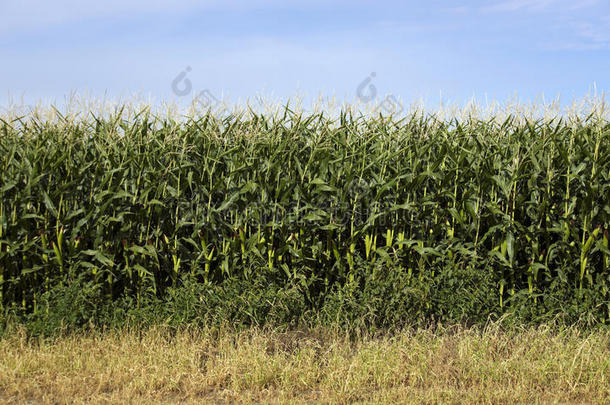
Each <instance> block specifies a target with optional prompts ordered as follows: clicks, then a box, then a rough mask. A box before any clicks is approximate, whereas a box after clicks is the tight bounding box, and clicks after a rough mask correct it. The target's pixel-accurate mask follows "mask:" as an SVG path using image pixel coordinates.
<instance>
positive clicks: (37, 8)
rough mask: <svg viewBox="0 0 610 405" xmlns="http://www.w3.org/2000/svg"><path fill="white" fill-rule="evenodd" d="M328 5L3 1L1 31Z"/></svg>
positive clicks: (236, 0)
mask: <svg viewBox="0 0 610 405" xmlns="http://www.w3.org/2000/svg"><path fill="white" fill-rule="evenodd" d="M358 1H363V0H358ZM327 3H328V2H325V1H324V0H310V1H306V0H299V1H292V2H287V1H282V0H224V1H223V0H200V1H197V0H173V1H163V0H104V1H99V0H98V1H91V0H56V1H48V0H0V15H1V16H2V20H1V21H0V32H11V31H17V32H18V31H22V30H28V29H32V28H44V27H45V26H48V25H56V24H65V23H71V22H75V21H82V20H87V19H91V18H113V17H124V16H128V15H130V14H149V13H168V14H175V13H188V12H197V11H201V10H214V9H216V10H240V11H247V10H253V9H260V8H269V7H273V8H275V9H286V8H294V9H299V8H303V7H307V8H309V9H311V8H312V7H323V6H325V5H327ZM341 3H346V4H349V3H347V0H341ZM352 3H353V2H352Z"/></svg>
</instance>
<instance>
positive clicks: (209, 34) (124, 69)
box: [0, 0, 610, 105]
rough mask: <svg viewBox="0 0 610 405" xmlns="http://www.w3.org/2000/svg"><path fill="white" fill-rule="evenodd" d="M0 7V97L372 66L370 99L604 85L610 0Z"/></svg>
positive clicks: (346, 90) (301, 85)
mask: <svg viewBox="0 0 610 405" xmlns="http://www.w3.org/2000/svg"><path fill="white" fill-rule="evenodd" d="M0 15H1V16H2V18H1V20H0V55H1V59H0V92H1V93H0V105H5V104H7V103H8V101H9V98H10V99H12V100H13V101H14V102H20V100H22V99H23V101H24V102H25V103H33V102H36V101H40V100H42V101H51V102H52V101H55V102H62V101H63V100H64V99H65V97H66V96H67V95H69V94H70V93H71V92H73V91H76V92H79V93H83V92H86V93H87V94H89V95H90V96H95V97H100V96H102V95H104V94H107V96H109V97H119V96H125V95H131V94H139V95H141V96H152V97H153V98H154V99H155V100H185V99H187V98H189V97H192V94H193V93H194V94H197V92H199V91H201V90H204V89H205V90H208V91H209V92H210V93H209V94H212V95H214V96H215V97H218V98H220V97H225V98H227V99H229V100H231V101H237V100H238V99H242V100H243V99H246V98H248V97H254V96H256V95H257V94H264V95H266V96H269V97H275V98H283V99H285V98H287V97H291V96H294V95H295V94H302V95H305V97H306V99H307V98H308V97H316V96H318V95H324V96H335V97H337V98H338V99H339V100H345V101H350V100H354V99H355V98H356V97H357V89H358V86H359V85H360V84H361V83H362V82H363V81H364V80H365V79H367V78H368V77H370V78H371V80H370V82H367V83H368V84H372V85H374V89H375V90H377V94H378V96H377V97H382V96H383V95H384V94H392V95H395V96H396V97H398V98H400V99H402V100H404V101H406V102H411V101H415V100H424V101H425V102H426V103H427V104H435V103H438V102H439V100H440V97H441V94H442V98H443V101H444V102H454V103H458V104H459V103H464V102H466V101H467V100H469V99H471V98H472V97H473V96H474V97H475V98H477V99H479V100H485V98H488V99H495V100H499V101H504V100H507V99H509V98H513V97H515V96H516V97H518V98H519V99H520V100H522V101H534V100H537V99H539V98H540V97H541V96H542V95H544V96H545V97H546V99H547V100H548V99H552V98H555V97H556V96H558V95H559V94H561V96H562V101H563V102H569V101H571V100H572V99H573V98H580V97H583V96H585V95H587V94H589V93H590V92H591V90H592V88H593V85H594V84H596V86H597V91H598V93H602V92H607V91H608V89H610V1H608V0H580V1H567V0H529V1H527V0H491V1H478V0H477V1H473V0H471V1H448V0H432V1H426V2H423V1H420V2H415V1H403V2H398V1H359V0H351V1H342V0H340V1H322V0H310V1H280V0H266V1H264V0H249V1H246V0H239V1H222V0H216V1H214V0H210V1H207V0H204V1H191V0H176V1H166V2H164V1H155V0H151V1H143V0H136V1H128V0H122V1H121V0H107V1H104V2H100V1H95V2H89V1H78V0H63V1H61V0H60V1H42V0H2V1H0ZM187 67H189V68H190V71H188V72H187V71H186V69H187ZM181 72H186V75H185V77H186V78H187V79H188V80H190V83H191V88H192V92H191V93H189V94H188V95H186V96H178V95H176V94H175V92H173V91H172V81H173V79H174V78H176V77H177V76H178V75H179V74H180V73H181ZM372 72H374V73H375V75H374V77H371V76H370V75H371V73H372ZM181 88H184V83H182V87H181ZM364 88H365V90H366V89H368V87H366V86H365V87H364ZM367 91H368V90H367Z"/></svg>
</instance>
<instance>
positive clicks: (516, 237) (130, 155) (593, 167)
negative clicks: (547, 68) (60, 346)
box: [0, 109, 610, 324]
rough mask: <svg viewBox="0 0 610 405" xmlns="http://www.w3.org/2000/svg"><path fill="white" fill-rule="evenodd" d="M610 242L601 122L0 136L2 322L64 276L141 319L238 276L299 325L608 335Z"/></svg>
mask: <svg viewBox="0 0 610 405" xmlns="http://www.w3.org/2000/svg"><path fill="white" fill-rule="evenodd" d="M609 229H610V125H609V124H608V122H606V121H604V120H595V119H593V118H592V117H589V118H588V119H586V120H581V121H574V120H573V121H570V122H565V121H562V120H559V119H556V120H538V121H525V122H522V121H521V120H517V119H515V117H511V118H509V119H507V120H505V121H502V122H498V121H497V120H492V119H490V120H487V121H480V120H476V119H471V120H466V121H464V120H457V119H454V120H448V121H439V120H437V119H435V118H434V117H433V116H428V117H425V116H421V115H413V116H410V117H408V118H405V119H403V120H393V119H388V118H382V117H380V118H365V117H362V116H359V117H355V116H354V115H352V114H351V113H342V114H341V115H340V117H339V118H338V119H329V118H327V117H326V116H324V115H323V114H314V115H299V114H295V113H292V112H290V111H289V110H288V109H286V112H285V114H284V116H283V117H270V116H266V115H257V114H253V113H252V114H250V115H243V116H230V117H228V118H225V119H222V120H221V119H219V118H215V117H213V116H210V115H207V116H203V117H200V118H198V119H191V120H185V121H181V122H176V121H172V120H169V119H164V118H156V117H153V116H151V115H150V114H147V113H146V112H144V113H142V114H140V115H139V116H136V117H133V118H130V119H128V120H125V119H122V118H121V117H120V116H118V115H117V116H115V117H110V118H106V119H91V120H88V119H83V120H80V121H70V122H68V121H67V120H66V121H60V122H51V121H44V120H39V119H33V118H27V119H26V118H23V119H20V120H18V121H13V122H5V121H3V122H2V123H1V125H0V294H1V296H0V304H1V305H2V309H3V310H7V309H10V308H13V309H14V308H18V309H20V310H22V311H25V312H30V313H36V312H37V311H40V308H39V305H38V303H39V301H40V297H41V296H43V295H44V294H45V293H46V292H48V291H49V290H52V289H53V288H55V287H56V286H58V285H63V284H69V283H70V282H71V281H72V280H76V279H78V280H80V281H81V282H86V283H87V285H90V286H93V287H95V289H96V291H99V294H98V295H99V298H100V299H101V300H109V301H112V300H117V299H123V298H125V297H129V298H130V299H133V302H134V305H136V306H139V305H140V304H141V303H142V302H144V301H143V300H144V299H145V298H146V299H148V298H150V297H159V298H163V297H164V296H165V295H166V293H167V291H168V288H170V289H171V288H174V287H178V286H180V285H182V284H183V283H185V281H186V280H189V283H190V282H196V283H197V284H198V285H200V287H201V289H204V290H205V289H209V290H210V291H211V290H212V289H213V288H214V286H217V285H220V284H222V283H223V282H225V281H226V280H234V279H239V280H242V281H243V282H248V280H252V282H253V283H254V280H257V283H259V282H260V280H265V282H267V283H268V284H269V285H279V286H288V285H290V286H293V287H294V288H297V289H298V291H300V294H302V297H303V300H304V302H305V305H306V307H307V308H309V310H312V311H318V310H321V309H323V308H330V306H332V305H335V304H336V305H338V306H339V307H341V306H342V305H344V304H341V303H337V302H338V301H337V299H338V298H337V297H339V296H341V297H344V298H345V297H346V298H345V300H344V301H343V302H344V303H345V302H348V301H349V300H348V299H349V298H350V297H352V298H357V297H361V301H359V302H360V304H362V305H364V306H366V305H369V304H367V302H370V305H372V306H374V305H377V304H374V302H384V303H385V304H383V305H385V306H381V307H379V306H378V307H375V308H378V309H379V308H382V307H383V308H385V309H383V310H375V311H376V312H375V317H376V322H378V323H380V324H386V323H392V322H394V321H395V318H396V317H399V316H402V315H401V314H402V312H399V313H396V312H393V311H394V310H395V309H396V308H401V311H404V313H408V312H409V311H415V312H416V313H417V314H420V315H422V316H429V317H437V318H438V317H441V318H442V317H444V316H448V317H453V318H455V317H458V318H459V317H470V318H484V317H486V316H488V315H489V313H491V312H494V313H496V314H502V313H504V312H507V311H520V312H524V313H526V312H528V311H529V312H532V313H537V312H545V313H553V314H559V313H562V312H565V311H567V310H572V311H576V312H575V313H576V314H585V315H586V316H589V317H591V318H592V319H594V320H595V321H601V322H607V321H608V319H609V316H610V292H609V291H608V290H609V288H610V250H609V249H608V230H609ZM243 282H242V283H241V284H240V285H243ZM384 283H385V284H384ZM388 283H390V284H388ZM363 300H364V301H363ZM354 302H355V301H354ZM388 303H391V305H390V304H388ZM380 305H381V304H380ZM388 305H389V306H388ZM567 306H571V307H570V308H571V309H569V308H568V307H567ZM341 308H343V307H341ZM346 308H347V307H346ZM350 308H351V310H353V311H356V312H355V313H359V312H358V311H361V312H362V311H364V312H366V311H367V309H366V308H365V309H362V308H361V309H360V310H358V309H354V308H353V307H350ZM574 308H576V309H574ZM344 309H345V308H344ZM369 309H370V308H369ZM458 309H459V310H460V311H461V312H460V314H461V315H455V316H453V315H452V311H453V310H455V311H458ZM345 310H350V309H349V308H347V309H345ZM384 311H385V312H384ZM364 312H362V313H364Z"/></svg>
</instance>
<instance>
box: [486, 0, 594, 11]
mask: <svg viewBox="0 0 610 405" xmlns="http://www.w3.org/2000/svg"><path fill="white" fill-rule="evenodd" d="M598 3H599V0H581V1H571V0H504V1H500V2H497V3H493V4H491V5H485V6H483V7H481V10H482V11H484V12H517V11H529V12H562V11H573V10H577V9H583V8H587V7H592V6H595V5H596V4H598Z"/></svg>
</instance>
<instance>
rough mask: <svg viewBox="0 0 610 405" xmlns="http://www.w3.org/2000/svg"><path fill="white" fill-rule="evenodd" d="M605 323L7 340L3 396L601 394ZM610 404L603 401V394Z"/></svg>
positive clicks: (468, 399) (543, 399)
mask: <svg viewBox="0 0 610 405" xmlns="http://www.w3.org/2000/svg"><path fill="white" fill-rule="evenodd" d="M608 398H610V331H608V330H605V331H596V332H587V333H582V332H579V331H578V330H577V329H570V330H566V331H562V332H556V331H555V332H554V331H551V330H550V329H548V328H540V329H529V330H523V331H520V332H511V333H509V332H502V331H500V330H499V329H498V328H491V329H488V330H486V331H484V332H480V331H479V332H477V331H475V330H463V329H460V330H449V331H447V330H445V331H442V332H438V331H437V332H431V331H411V332H403V333H400V334H397V335H394V336H392V337H389V336H386V337H377V338H373V337H362V338H358V339H352V340H350V339H348V338H347V337H345V336H342V335H340V334H337V333H334V332H331V331H328V330H317V331H307V332H278V331H261V330H248V331H243V332H235V331H225V332H218V331H205V330H198V331H192V330H185V331H181V332H177V333H170V332H169V331H167V330H165V329H162V328H157V329H153V330H149V331H146V332H108V333H102V334H95V333H90V334H88V335H85V336H70V337H64V338H60V339H57V340H54V341H37V342H30V341H28V340H27V339H26V338H25V337H24V334H23V333H16V334H14V337H9V338H5V339H3V340H0V402H1V403H23V402H27V401H32V402H34V403H68V402H69V403H202V402H206V403H210V402H211V403H225V402H247V403H250V402H260V403H351V402H368V403H396V402H400V403H477V404H479V403H493V404H499V403H506V404H509V403H510V404H512V403H604V402H606V401H607V400H608ZM606 403H607V402H606Z"/></svg>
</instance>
